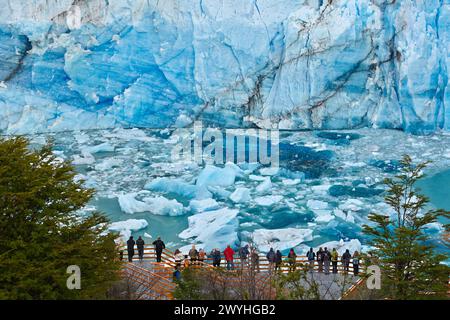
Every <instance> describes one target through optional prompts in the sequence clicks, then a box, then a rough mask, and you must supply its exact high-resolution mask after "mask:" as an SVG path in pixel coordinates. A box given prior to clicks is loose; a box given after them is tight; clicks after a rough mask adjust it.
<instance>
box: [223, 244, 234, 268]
mask: <svg viewBox="0 0 450 320" xmlns="http://www.w3.org/2000/svg"><path fill="white" fill-rule="evenodd" d="M223 254H224V256H225V260H226V262H227V269H228V270H231V269H233V268H234V263H233V255H234V250H233V249H231V247H230V245H228V246H227V248H226V249H225V250H224V252H223Z"/></svg>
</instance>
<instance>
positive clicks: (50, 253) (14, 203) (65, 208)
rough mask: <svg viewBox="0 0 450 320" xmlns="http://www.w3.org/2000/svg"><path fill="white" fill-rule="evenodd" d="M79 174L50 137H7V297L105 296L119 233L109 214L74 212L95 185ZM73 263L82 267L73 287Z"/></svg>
mask: <svg viewBox="0 0 450 320" xmlns="http://www.w3.org/2000/svg"><path fill="white" fill-rule="evenodd" d="M74 176H75V172H74V170H73V167H72V166H71V164H70V163H69V162H61V161H58V160H57V159H56V158H55V156H54V155H53V153H52V146H51V144H48V145H46V146H44V147H43V148H41V149H38V150H31V148H30V146H29V142H28V140H27V139H25V138H22V137H17V138H10V139H1V138H0V230H1V232H0V284H1V285H0V299H92V298H103V297H105V294H106V291H107V289H108V288H109V287H110V285H111V284H112V282H113V281H115V280H116V279H117V277H118V270H119V267H120V264H119V262H118V261H117V259H116V257H117V255H118V253H117V250H116V247H115V244H114V240H115V238H116V236H115V235H112V234H110V233H107V232H105V231H106V230H107V223H108V220H107V219H106V218H105V217H104V216H103V215H101V214H99V213H94V214H92V215H90V216H87V217H80V216H79V215H77V214H75V212H76V211H77V210H79V209H81V208H83V207H84V206H85V205H86V204H87V202H88V201H89V200H90V199H91V197H92V195H93V192H94V191H93V190H91V189H85V188H83V186H82V183H83V181H78V182H76V181H74ZM69 265H77V266H79V267H80V269H81V290H69V289H67V286H66V281H67V278H68V277H69V274H67V273H66V270H67V267H68V266H69Z"/></svg>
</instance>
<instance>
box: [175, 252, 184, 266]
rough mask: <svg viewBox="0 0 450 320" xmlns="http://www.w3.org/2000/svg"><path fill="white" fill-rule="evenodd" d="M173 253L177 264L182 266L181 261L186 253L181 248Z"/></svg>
mask: <svg viewBox="0 0 450 320" xmlns="http://www.w3.org/2000/svg"><path fill="white" fill-rule="evenodd" d="M173 255H174V259H175V265H176V266H178V267H180V266H181V262H182V261H183V259H184V255H183V254H182V253H181V251H180V250H179V249H177V250H175V252H174V253H173Z"/></svg>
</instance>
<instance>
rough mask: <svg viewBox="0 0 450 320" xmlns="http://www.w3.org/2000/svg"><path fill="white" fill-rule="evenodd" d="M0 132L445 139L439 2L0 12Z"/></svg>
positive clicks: (267, 2)
mask: <svg viewBox="0 0 450 320" xmlns="http://www.w3.org/2000/svg"><path fill="white" fill-rule="evenodd" d="M0 6H1V8H2V9H1V11H0V133H3V134H26V133H39V132H60V131H66V130H83V129H93V128H96V129H105V128H116V127H125V128H130V127H142V128H167V127H185V126H189V125H190V124H191V123H192V122H193V121H194V120H203V121H204V122H205V123H208V124H209V125H214V126H221V127H245V126H257V127H261V128H279V129H351V128H361V127H375V128H393V129H402V130H404V131H407V132H411V133H417V134H426V133H430V132H434V131H437V130H441V129H442V130H448V129H450V111H449V110H450V108H448V107H447V106H448V105H449V103H450V89H449V84H448V69H449V62H450V56H449V52H450V50H449V46H450V1H449V0H421V1H415V0H403V1H393V0H348V1H340V0H287V1H286V0H285V1H281V0H227V1H218V0H166V1H158V0H135V1H128V0H115V1H107V0H22V1H16V0H0Z"/></svg>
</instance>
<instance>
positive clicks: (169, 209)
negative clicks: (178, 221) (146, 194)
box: [143, 196, 185, 217]
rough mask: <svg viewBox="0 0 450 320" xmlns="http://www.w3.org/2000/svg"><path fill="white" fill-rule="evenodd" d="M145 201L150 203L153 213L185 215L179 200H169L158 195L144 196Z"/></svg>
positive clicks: (150, 209)
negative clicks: (152, 196)
mask: <svg viewBox="0 0 450 320" xmlns="http://www.w3.org/2000/svg"><path fill="white" fill-rule="evenodd" d="M143 200H144V202H145V203H146V204H147V205H148V208H149V210H147V211H150V212H151V213H153V214H156V215H159V216H172V217H174V216H181V215H183V214H184V213H185V212H184V208H183V205H182V204H181V203H179V202H178V201H177V200H175V199H172V200H169V199H167V198H164V197H161V196H158V197H154V198H144V199H143Z"/></svg>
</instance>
